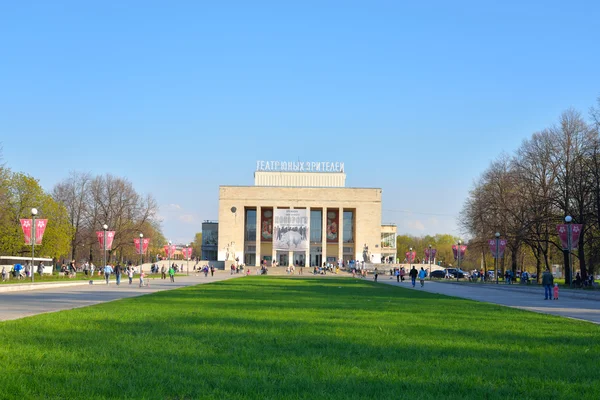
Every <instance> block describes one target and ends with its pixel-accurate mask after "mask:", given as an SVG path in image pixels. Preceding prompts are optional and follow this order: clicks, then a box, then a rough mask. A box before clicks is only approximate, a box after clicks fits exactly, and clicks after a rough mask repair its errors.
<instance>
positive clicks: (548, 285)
mask: <svg viewBox="0 0 600 400" xmlns="http://www.w3.org/2000/svg"><path fill="white" fill-rule="evenodd" d="M542 285H543V286H544V300H548V299H549V300H552V285H554V277H553V276H552V273H551V272H550V268H548V267H546V270H545V271H544V273H543V274H542Z"/></svg>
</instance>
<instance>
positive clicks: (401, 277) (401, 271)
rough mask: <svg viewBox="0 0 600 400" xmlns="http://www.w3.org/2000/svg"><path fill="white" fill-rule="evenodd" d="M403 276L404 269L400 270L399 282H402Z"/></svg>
mask: <svg viewBox="0 0 600 400" xmlns="http://www.w3.org/2000/svg"><path fill="white" fill-rule="evenodd" d="M404 275H406V271H405V270H404V267H402V268H400V282H404Z"/></svg>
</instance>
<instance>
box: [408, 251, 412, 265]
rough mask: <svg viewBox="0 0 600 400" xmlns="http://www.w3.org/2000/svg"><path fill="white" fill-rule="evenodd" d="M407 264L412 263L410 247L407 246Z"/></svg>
mask: <svg viewBox="0 0 600 400" xmlns="http://www.w3.org/2000/svg"><path fill="white" fill-rule="evenodd" d="M408 264H412V247H409V248H408ZM409 267H410V265H409Z"/></svg>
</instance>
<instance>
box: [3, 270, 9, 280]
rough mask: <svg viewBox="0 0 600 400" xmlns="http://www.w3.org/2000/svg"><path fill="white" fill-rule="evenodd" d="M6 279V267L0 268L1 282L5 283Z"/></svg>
mask: <svg viewBox="0 0 600 400" xmlns="http://www.w3.org/2000/svg"><path fill="white" fill-rule="evenodd" d="M7 278H8V272H6V267H2V282H4V281H6V279H7Z"/></svg>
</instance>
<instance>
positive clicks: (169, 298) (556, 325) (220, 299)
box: [0, 276, 600, 400]
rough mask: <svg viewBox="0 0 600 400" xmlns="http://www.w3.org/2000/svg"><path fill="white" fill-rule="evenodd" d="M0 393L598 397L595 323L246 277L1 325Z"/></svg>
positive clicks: (390, 292)
mask: <svg viewBox="0 0 600 400" xmlns="http://www.w3.org/2000/svg"><path fill="white" fill-rule="evenodd" d="M0 337H1V338H2V345H1V347H0V371H1V372H2V373H1V374H0V397H1V398H17V399H28V398H57V399H58V398H60V399H72V398H81V399H94V398H136V399H138V398H156V399H195V398H214V399H321V398H323V399H363V398H373V399H399V398H406V399H492V398H497V399H520V400H521V399H544V400H547V399H568V398H573V399H586V398H587V399H597V398H598V396H599V393H600V392H599V390H600V389H599V388H600V370H599V367H598V360H600V347H599V344H598V343H599V342H600V327H599V326H597V325H594V324H590V323H584V322H579V321H572V320H568V319H562V318H559V317H553V316H547V315H541V314H534V313H528V312H525V311H520V310H513V309H509V308H504V307H499V306H494V305H489V304H482V303H477V302H473V301H468V300H461V299H456V298H450V297H444V296H439V295H433V294H428V293H424V292H419V291H418V290H409V289H402V288H398V287H393V286H387V285H382V284H374V283H372V282H367V281H364V280H353V279H348V278H332V279H300V278H293V279H290V278H286V277H263V276H251V277H244V278H240V279H234V280H229V281H224V282H218V283H213V284H205V285H199V286H196V287H189V288H184V289H179V290H174V291H168V292H160V293H156V294H152V295H148V296H143V297H137V298H132V299H126V300H120V301H115V302H111V303H106V304H102V305H98V306H93V307H88V308H81V309H76V310H71V311H64V312H58V313H52V314H44V315H39V316H35V317H30V318H25V319H21V320H16V321H6V322H2V323H0Z"/></svg>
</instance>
